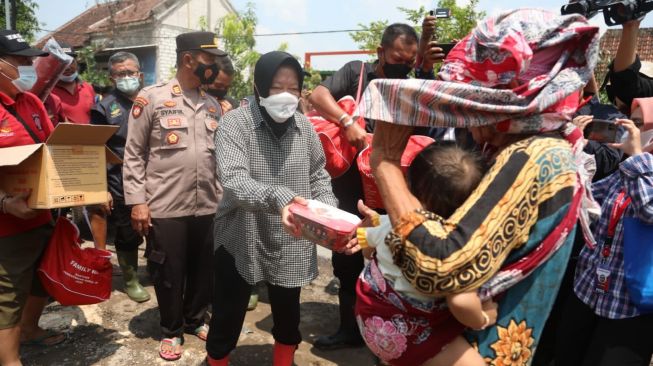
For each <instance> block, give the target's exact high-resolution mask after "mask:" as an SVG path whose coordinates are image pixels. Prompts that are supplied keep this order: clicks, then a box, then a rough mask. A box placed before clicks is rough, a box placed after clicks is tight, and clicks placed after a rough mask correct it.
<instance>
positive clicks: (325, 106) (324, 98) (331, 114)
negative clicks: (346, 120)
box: [309, 85, 345, 122]
mask: <svg viewBox="0 0 653 366" xmlns="http://www.w3.org/2000/svg"><path fill="white" fill-rule="evenodd" d="M309 101H310V102H311V104H313V108H315V110H316V111H318V112H319V113H320V114H321V115H322V117H324V118H326V119H328V120H329V121H331V122H338V118H340V116H342V115H343V114H344V113H345V111H344V110H342V108H340V106H339V105H338V103H337V102H336V100H335V99H333V96H332V95H331V92H330V91H329V89H327V88H326V87H325V86H323V85H318V86H317V87H316V88H315V90H313V93H312V94H311V96H310V97H309Z"/></svg>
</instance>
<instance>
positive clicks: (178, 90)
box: [123, 32, 226, 360]
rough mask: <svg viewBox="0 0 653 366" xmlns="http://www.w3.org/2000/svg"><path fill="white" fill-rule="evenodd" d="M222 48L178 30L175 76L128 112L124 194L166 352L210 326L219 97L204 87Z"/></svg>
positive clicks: (209, 37)
mask: <svg viewBox="0 0 653 366" xmlns="http://www.w3.org/2000/svg"><path fill="white" fill-rule="evenodd" d="M225 56H226V54H225V53H224V52H223V51H221V50H219V49H218V46H217V38H216V36H215V34H214V33H211V32H191V33H184V34H181V35H179V36H178V37H177V74H176V77H175V78H174V79H172V80H170V81H168V82H165V83H161V84H157V85H154V86H152V87H147V88H144V89H143V90H142V91H141V92H140V93H139V94H138V97H136V99H135V100H134V105H133V107H132V109H131V113H130V116H129V130H128V132H127V145H126V146H125V160H124V167H123V175H124V190H125V202H126V203H127V205H132V206H133V207H132V211H131V219H132V225H133V227H134V229H135V230H136V231H137V232H139V233H141V234H143V235H147V247H146V250H145V256H146V257H147V260H148V262H147V263H148V271H149V273H150V276H151V277H152V280H153V282H154V290H155V292H156V297H157V300H158V303H159V312H160V315H161V329H162V332H163V339H162V341H161V344H160V346H159V355H160V356H161V357H162V358H163V359H165V360H177V359H179V358H181V355H182V347H181V345H182V343H183V333H184V332H185V333H190V334H194V335H196V336H198V337H199V338H200V339H203V340H205V339H206V335H207V333H208V327H207V326H206V325H205V324H204V315H205V313H206V310H207V307H208V304H209V301H210V295H211V276H212V272H211V266H212V265H211V258H212V253H213V215H214V214H215V212H216V209H217V206H218V202H219V201H220V198H221V197H222V188H221V186H220V185H219V183H218V181H217V179H216V175H215V158H214V157H213V152H214V150H215V145H214V142H213V136H214V134H215V130H216V128H217V127H218V120H219V118H220V105H219V104H218V102H217V101H216V100H215V98H212V97H210V96H208V95H207V94H206V93H205V92H204V90H203V89H202V88H204V87H207V86H208V85H210V84H211V83H213V81H214V80H215V78H216V76H217V75H218V66H217V64H216V59H217V58H218V57H225Z"/></svg>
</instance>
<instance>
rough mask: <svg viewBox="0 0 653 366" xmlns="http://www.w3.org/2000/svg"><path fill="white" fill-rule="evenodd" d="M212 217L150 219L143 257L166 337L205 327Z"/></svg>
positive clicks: (209, 296) (208, 294)
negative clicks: (145, 258)
mask: <svg viewBox="0 0 653 366" xmlns="http://www.w3.org/2000/svg"><path fill="white" fill-rule="evenodd" d="M212 252H213V215H206V216H197V217H195V216H187V217H179V218H166V219H154V218H153V219H152V227H151V228H150V232H149V235H148V237H147V247H146V249H145V256H146V257H147V269H148V272H149V274H150V276H151V278H152V281H153V282H154V290H155V292H156V298H157V301H158V303H159V312H160V314H161V331H162V333H163V336H164V337H165V338H171V337H181V336H182V335H183V333H184V331H186V332H192V331H193V330H195V329H196V328H197V327H199V326H201V325H203V324H204V316H205V314H206V311H207V309H208V305H209V303H210V301H211V279H212V278H213V273H212V266H211V258H212Z"/></svg>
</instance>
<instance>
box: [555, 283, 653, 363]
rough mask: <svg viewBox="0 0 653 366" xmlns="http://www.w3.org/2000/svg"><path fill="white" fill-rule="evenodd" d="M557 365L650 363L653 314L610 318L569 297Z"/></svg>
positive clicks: (560, 331) (558, 341) (558, 335)
mask: <svg viewBox="0 0 653 366" xmlns="http://www.w3.org/2000/svg"><path fill="white" fill-rule="evenodd" d="M557 329H558V331H557V333H556V347H555V351H556V352H555V365H556V366H648V365H649V363H650V362H651V355H652V354H653V337H651V335H650V333H651V330H652V329H653V314H646V315H640V316H637V317H634V318H627V319H607V318H603V317H600V316H598V315H596V314H594V311H593V310H592V309H591V308H590V307H588V306H587V305H585V304H584V303H583V302H582V301H580V300H579V299H578V297H576V295H572V296H569V298H568V300H567V302H566V303H565V306H564V309H563V313H562V317H561V323H560V324H559V325H558V327H557Z"/></svg>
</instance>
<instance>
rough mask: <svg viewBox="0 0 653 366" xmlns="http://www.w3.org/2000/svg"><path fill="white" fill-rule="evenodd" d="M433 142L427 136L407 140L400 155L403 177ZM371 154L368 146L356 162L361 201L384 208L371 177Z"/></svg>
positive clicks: (415, 136) (370, 148) (417, 136)
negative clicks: (361, 192) (360, 186)
mask: <svg viewBox="0 0 653 366" xmlns="http://www.w3.org/2000/svg"><path fill="white" fill-rule="evenodd" d="M433 142H435V140H433V139H432V138H430V137H428V136H419V135H414V136H411V137H410V139H408V144H407V145H406V149H405V150H404V153H403V154H402V155H401V170H402V172H403V173H404V175H405V174H406V171H407V170H408V167H409V166H410V163H412V162H413V159H415V156H417V154H419V153H420V152H421V151H422V150H424V148H425V147H427V146H428V145H430V144H432V143H433ZM371 153H372V146H371V145H370V146H368V147H366V148H365V149H364V150H363V151H361V153H360V155H358V158H357V160H356V161H357V162H358V171H359V172H360V174H361V180H362V182H363V200H364V201H365V205H367V206H369V207H371V208H384V206H383V200H382V199H381V193H380V192H379V188H378V187H377V186H376V181H375V180H374V175H372V168H371V167H370V154H371Z"/></svg>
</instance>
